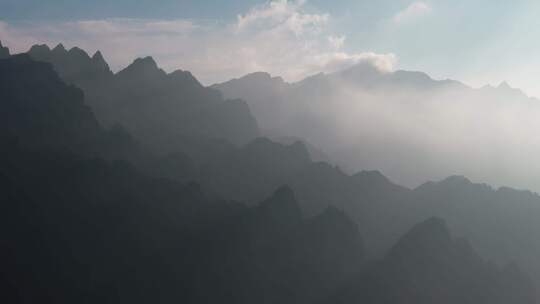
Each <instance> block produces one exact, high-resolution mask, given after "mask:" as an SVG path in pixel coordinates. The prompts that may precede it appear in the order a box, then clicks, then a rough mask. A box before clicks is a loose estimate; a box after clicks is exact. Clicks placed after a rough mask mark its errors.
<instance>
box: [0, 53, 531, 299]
mask: <svg viewBox="0 0 540 304" xmlns="http://www.w3.org/2000/svg"><path fill="white" fill-rule="evenodd" d="M8 54H9V52H8ZM6 57H7V58H6V59H0V85H1V86H2V87H1V89H0V107H2V109H3V110H4V111H2V117H1V118H2V119H1V122H0V123H1V124H2V134H1V135H0V136H1V138H2V141H1V143H0V146H1V148H2V149H1V150H2V158H1V162H0V180H1V181H2V183H0V184H1V185H2V186H1V187H2V191H0V193H1V194H0V195H1V196H2V201H3V202H5V203H4V204H2V208H3V212H2V213H1V214H2V215H1V216H0V218H1V219H2V220H1V221H0V222H1V223H2V224H1V225H3V226H2V229H1V231H2V232H1V233H2V237H1V239H2V242H1V244H2V245H1V246H2V248H3V249H4V250H2V253H1V255H2V268H3V269H5V271H3V272H2V275H1V276H0V282H2V286H3V287H2V288H5V293H4V294H5V295H6V297H9V298H8V299H9V300H11V302H19V303H35V302H40V303H42V302H44V303H73V302H82V303H96V302H104V303H149V302H159V303H169V302H170V303H172V302H183V303H215V302H222V303H323V302H324V303H330V302H331V303H358V302H369V303H396V304H397V303H433V302H437V303H537V300H536V296H537V294H536V290H538V286H540V285H539V284H538V282H539V281H540V280H539V279H540V260H538V256H539V255H538V253H539V252H540V242H539V241H538V239H537V238H535V237H534V234H530V233H528V232H530V231H538V228H540V227H538V224H537V221H536V219H537V218H538V217H539V216H540V198H539V197H538V196H537V195H536V194H534V193H531V192H527V191H518V190H513V189H510V188H499V189H497V190H495V189H493V188H492V187H490V186H488V185H485V184H475V183H472V182H470V181H469V180H468V179H466V178H464V177H460V176H452V177H449V178H446V179H444V180H442V181H440V182H428V183H425V184H423V185H421V186H420V187H417V188H414V189H411V188H407V187H403V186H399V185H397V184H395V183H393V182H392V181H390V180H389V179H388V178H386V177H385V176H384V175H383V174H381V173H380V172H379V171H359V172H358V173H354V174H350V173H347V172H346V171H343V170H342V169H341V168H340V167H338V166H336V165H335V164H329V163H327V162H321V161H319V160H320V159H316V158H315V157H313V155H314V149H313V148H309V147H310V146H309V145H308V144H305V143H303V142H302V139H301V138H299V141H296V137H294V136H297V134H291V136H293V138H295V139H294V140H293V141H292V142H291V141H289V142H287V143H283V142H285V140H283V141H282V142H281V143H280V142H276V141H273V140H270V139H268V138H265V137H260V136H259V135H261V133H260V131H259V129H258V123H257V120H258V119H259V117H258V116H257V115H258V114H257V113H258V110H255V109H254V110H253V113H254V116H253V115H252V114H251V111H250V109H249V107H248V105H250V103H251V101H249V100H248V101H247V103H246V102H244V101H241V100H228V99H226V98H223V97H222V96H221V95H222V93H220V92H219V91H218V90H216V89H213V88H207V87H204V86H202V85H201V84H200V83H199V82H198V81H197V80H196V79H195V78H194V77H193V76H192V75H191V74H190V73H189V72H183V71H177V72H173V73H169V74H167V73H165V72H163V71H162V70H160V69H159V68H158V67H157V66H156V64H155V62H154V61H153V59H151V58H149V57H147V58H142V59H136V60H135V61H134V62H133V64H131V65H130V66H129V67H127V68H126V69H124V70H122V71H120V72H118V73H112V72H111V71H110V69H109V68H108V65H107V63H106V62H105V60H104V59H103V56H102V55H101V53H99V52H98V53H96V54H95V55H94V56H92V57H89V56H88V55H86V52H84V51H82V50H80V49H78V48H73V49H71V50H69V51H68V50H65V49H64V48H63V47H62V46H61V45H59V46H57V47H55V48H54V49H52V50H51V49H49V48H48V47H46V46H34V47H32V49H31V50H30V51H29V53H28V54H21V55H13V56H6ZM396 74H397V75H394V76H391V77H390V76H385V77H390V79H391V82H393V83H394V84H395V85H398V86H403V87H404V89H405V87H406V86H407V85H408V80H407V81H405V82H404V80H402V78H400V76H399V75H400V73H396ZM415 75H416V76H417V78H415V80H414V84H415V85H425V81H426V78H425V77H422V75H421V74H415ZM323 76H324V75H323ZM318 77H321V76H318ZM315 78H317V77H315ZM406 78H407V77H406ZM312 81H315V80H312ZM385 81H387V80H385ZM365 82H366V86H367V87H377V86H379V84H378V81H377V80H376V79H371V78H367V79H365ZM427 82H428V83H429V79H428V80H427ZM405 83H407V85H405ZM440 85H441V86H444V87H447V86H449V87H453V88H454V87H456V88H458V89H460V90H461V89H463V87H462V86H461V85H460V84H457V83H455V82H452V81H448V82H444V83H441V84H440ZM76 86H77V87H80V89H79V88H77V87H76ZM315 87H316V88H318V89H320V90H321V91H324V86H323V85H317V86H315ZM465 90H468V89H465ZM485 90H491V89H489V88H486V89H485ZM261 92H262V91H261ZM319 93H320V92H317V91H312V92H311V94H313V95H314V96H315V95H318V94H319ZM224 95H225V96H227V94H226V93H225V94H224ZM261 95H262V93H261ZM319 96H321V95H319ZM283 102H286V100H283ZM306 102H307V101H306ZM268 111H271V110H268ZM264 113H270V112H264ZM275 117H276V119H281V118H283V117H282V116H280V115H278V114H276V116H275ZM260 124H261V126H263V128H262V129H261V130H262V134H265V133H264V132H266V131H265V129H264V128H265V122H264V119H262V120H261V122H260ZM161 133H163V134H161ZM314 159H315V160H314ZM451 235H456V236H457V237H453V236H451ZM464 238H466V239H468V241H467V240H465V239H464ZM488 260H491V261H492V262H488ZM8 302H9V301H8Z"/></svg>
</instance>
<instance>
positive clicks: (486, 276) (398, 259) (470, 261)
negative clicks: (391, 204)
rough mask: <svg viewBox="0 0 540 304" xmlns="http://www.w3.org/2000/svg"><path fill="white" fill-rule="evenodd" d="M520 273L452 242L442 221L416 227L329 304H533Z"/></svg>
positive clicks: (531, 291) (461, 242)
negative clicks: (504, 267)
mask: <svg viewBox="0 0 540 304" xmlns="http://www.w3.org/2000/svg"><path fill="white" fill-rule="evenodd" d="M534 302H535V297H534V289H533V287H532V284H531V283H530V282H529V281H528V279H527V277H526V276H524V275H522V274H521V273H520V272H519V270H517V269H513V268H512V267H508V268H506V269H504V270H500V269H498V268H497V267H495V266H494V265H493V264H489V263H486V262H484V261H483V260H482V259H481V258H480V257H478V256H477V255H476V253H475V252H474V250H473V249H472V248H471V247H470V246H469V244H468V243H467V241H465V240H457V239H452V237H451V236H450V233H449V231H448V228H447V227H446V226H445V224H444V221H442V220H440V219H437V218H432V219H428V220H426V221H424V222H422V223H420V224H418V225H416V226H414V227H413V228H412V229H411V230H410V231H409V232H408V233H406V234H405V235H404V236H403V237H402V238H401V239H400V240H399V241H398V243H397V244H396V245H395V246H394V247H393V248H392V249H391V250H390V252H389V253H388V254H387V255H386V257H385V258H384V259H382V260H381V261H379V262H377V263H374V264H373V265H371V266H370V267H368V268H367V270H365V272H364V273H361V274H360V275H359V276H358V277H357V278H356V279H354V280H352V281H351V283H349V285H348V286H346V287H345V288H343V289H342V290H340V291H338V292H337V293H336V296H335V297H332V298H331V300H330V301H328V303H374V304H375V303H387V304H391V303H418V304H422V303H426V304H427V303H448V304H450V303H456V304H457V303H471V304H472V303H501V304H502V303H534Z"/></svg>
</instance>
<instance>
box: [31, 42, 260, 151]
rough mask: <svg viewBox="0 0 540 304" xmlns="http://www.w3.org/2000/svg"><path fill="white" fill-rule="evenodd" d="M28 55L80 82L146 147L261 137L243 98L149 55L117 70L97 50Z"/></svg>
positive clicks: (107, 117) (106, 118)
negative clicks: (224, 92)
mask: <svg viewBox="0 0 540 304" xmlns="http://www.w3.org/2000/svg"><path fill="white" fill-rule="evenodd" d="M28 54H29V55H30V56H31V57H32V58H34V59H36V60H39V61H45V62H50V63H52V64H53V66H54V68H55V70H56V71H57V72H58V74H59V75H60V76H61V78H62V79H63V80H64V81H66V82H67V83H70V84H74V85H77V86H79V87H80V88H81V89H82V90H83V91H84V92H85V95H86V100H87V102H88V105H89V106H90V107H92V109H94V111H95V112H96V116H97V118H98V119H99V120H100V122H101V123H103V124H104V125H106V126H108V125H112V124H116V123H119V124H121V125H123V126H124V127H126V129H127V130H128V131H129V132H130V133H132V134H133V136H135V137H136V138H137V139H138V140H140V141H141V143H143V144H144V145H145V146H146V147H148V148H149V149H151V150H152V151H154V152H158V153H170V152H173V151H177V150H180V149H186V146H193V145H194V144H195V143H196V142H200V145H201V146H204V145H207V142H210V143H212V142H216V141H220V140H221V141H228V142H231V143H233V144H243V143H246V142H247V141H249V140H250V139H253V138H255V137H256V136H257V135H258V127H257V122H256V121H255V119H254V118H253V117H252V116H251V113H250V110H249V108H248V106H247V105H246V103H245V102H244V101H241V100H238V99H233V100H224V99H223V98H222V97H221V94H220V93H219V92H218V91H217V90H214V89H210V88H205V87H204V86H202V85H201V84H200V83H199V82H198V81H197V80H196V79H195V78H194V77H193V76H192V75H191V73H189V72H187V71H181V70H177V71H174V72H172V73H166V72H165V71H163V70H161V69H160V68H159V67H158V66H157V64H156V62H155V61H154V60H153V59H152V58H151V57H145V58H138V59H136V60H135V61H134V62H133V63H132V64H131V65H129V66H128V67H126V68H125V69H123V70H121V71H120V72H118V73H116V74H114V73H112V72H111V70H110V69H109V67H108V65H107V63H106V62H105V60H104V59H103V56H102V55H101V53H100V52H99V51H98V52H96V54H94V55H93V56H92V57H90V56H88V54H87V53H86V52H85V51H83V50H81V49H79V48H72V49H70V50H69V51H68V50H66V49H65V48H64V47H63V46H62V45H61V44H59V45H58V46H56V47H55V48H54V49H52V50H51V49H49V47H48V46H46V45H35V46H33V47H32V48H31V49H30V50H29V51H28Z"/></svg>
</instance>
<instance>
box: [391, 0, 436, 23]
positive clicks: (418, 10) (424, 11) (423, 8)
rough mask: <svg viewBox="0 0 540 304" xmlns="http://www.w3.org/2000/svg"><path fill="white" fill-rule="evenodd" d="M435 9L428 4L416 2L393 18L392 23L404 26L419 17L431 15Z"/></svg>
mask: <svg viewBox="0 0 540 304" xmlns="http://www.w3.org/2000/svg"><path fill="white" fill-rule="evenodd" d="M432 11H433V8H432V7H431V6H430V5H429V4H428V3H426V2H423V1H416V2H413V3H411V4H410V5H409V6H407V7H406V8H405V9H404V10H402V11H400V12H398V13H397V14H396V15H394V17H393V18H392V21H393V22H394V23H396V24H402V23H406V22H410V21H412V20H415V19H417V18H419V17H422V16H425V15H428V14H430V13H431V12H432Z"/></svg>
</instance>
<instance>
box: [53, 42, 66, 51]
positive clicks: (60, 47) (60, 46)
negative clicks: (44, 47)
mask: <svg viewBox="0 0 540 304" xmlns="http://www.w3.org/2000/svg"><path fill="white" fill-rule="evenodd" d="M52 51H53V52H55V53H65V52H67V50H66V48H65V47H64V45H63V44H62V43H59V44H57V45H56V46H55V47H54V48H53V49H52Z"/></svg>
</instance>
